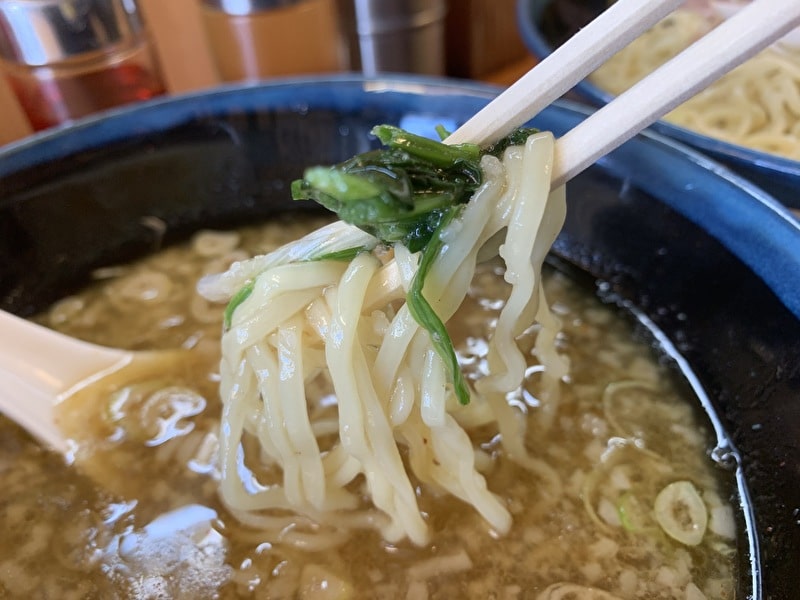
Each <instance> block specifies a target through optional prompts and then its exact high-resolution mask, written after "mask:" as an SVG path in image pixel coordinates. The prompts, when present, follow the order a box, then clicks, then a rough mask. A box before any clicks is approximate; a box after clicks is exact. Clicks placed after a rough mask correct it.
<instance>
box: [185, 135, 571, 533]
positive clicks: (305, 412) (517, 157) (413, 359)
mask: <svg viewBox="0 0 800 600" xmlns="http://www.w3.org/2000/svg"><path fill="white" fill-rule="evenodd" d="M552 156H553V137H552V135H551V134H548V133H543V134H536V135H534V136H531V137H530V138H529V139H528V142H527V143H526V145H525V146H519V147H512V148H509V149H508V150H507V151H506V153H505V154H504V156H503V158H502V160H499V159H497V158H494V157H492V156H486V157H484V158H483V159H482V163H481V166H482V169H483V172H484V183H483V185H482V187H481V188H480V189H479V190H478V191H477V192H476V193H475V194H474V196H473V198H472V199H471V200H470V202H469V203H468V204H467V205H466V206H465V207H464V209H463V210H462V212H461V214H460V215H459V216H458V217H457V218H456V219H455V220H454V221H453V222H451V223H450V225H448V227H447V228H446V229H445V230H444V231H443V232H442V234H441V236H442V241H443V244H442V249H441V251H440V254H439V256H437V257H436V258H435V260H434V262H433V264H432V266H431V269H430V273H429V275H428V278H427V279H426V284H425V289H424V295H425V297H426V299H427V300H428V301H429V302H430V304H431V306H432V307H433V308H434V310H435V311H436V313H437V314H438V315H439V316H440V317H441V318H442V320H443V321H445V322H446V321H447V320H448V319H449V318H450V317H451V316H452V315H453V314H454V313H455V311H456V310H457V309H458V307H459V305H460V304H461V303H462V302H463V300H464V298H465V297H466V296H467V294H468V292H469V287H470V285H471V281H472V278H473V275H474V272H475V268H476V264H477V261H478V256H479V252H480V251H481V249H482V248H483V247H484V246H485V245H486V244H487V243H489V244H492V243H494V241H495V240H496V236H497V234H498V232H502V231H506V234H505V235H506V237H505V243H504V244H503V245H502V246H501V247H500V251H499V253H500V255H501V258H502V259H503V260H504V262H505V266H506V275H505V277H506V280H507V281H508V283H509V284H510V289H511V292H510V297H509V300H508V302H507V303H506V305H505V307H503V309H502V310H501V312H500V315H499V319H498V325H497V328H496V330H495V331H494V333H493V334H492V337H491V340H490V345H489V351H488V356H487V360H488V364H489V365H490V369H491V374H490V375H488V376H486V377H484V378H483V379H479V380H478V381H477V382H476V383H475V385H474V389H472V392H471V396H472V398H471V402H470V404H469V405H467V406H460V405H459V404H458V402H457V400H456V398H455V395H454V392H453V388H452V385H451V384H450V378H449V376H448V372H447V368H446V366H445V364H444V362H443V360H442V358H441V357H440V356H439V355H438V353H437V352H436V351H435V350H434V348H433V346H432V344H431V340H430V336H429V334H428V332H427V331H426V330H424V329H422V328H421V327H420V326H419V325H418V324H417V323H416V321H414V319H413V318H412V317H411V314H410V311H409V310H408V307H407V306H406V305H405V304H402V303H401V302H399V301H398V300H396V299H398V298H404V296H405V293H406V292H407V291H408V289H409V287H410V285H411V282H412V280H413V277H414V274H415V273H416V270H417V263H418V260H419V259H418V256H417V255H416V254H413V253H411V252H409V251H408V249H407V248H405V247H404V246H402V245H397V246H396V247H395V252H394V258H393V259H392V260H393V261H394V265H389V266H391V268H393V269H396V270H397V272H398V273H399V277H398V280H397V281H398V283H397V285H396V289H394V290H389V291H388V293H387V291H386V290H381V291H380V292H379V293H378V292H377V290H379V289H380V286H377V285H375V284H376V282H377V281H378V279H379V278H381V277H382V276H383V274H384V272H385V269H387V268H389V267H388V266H384V265H382V264H381V261H380V260H379V259H378V258H377V256H376V255H373V254H372V253H371V252H363V253H361V254H359V255H358V256H357V257H356V258H355V259H353V260H352V261H351V262H349V263H345V262H341V261H331V260H314V261H308V260H306V261H299V262H298V256H300V255H301V254H302V253H301V252H300V251H299V250H298V249H296V248H294V247H289V248H281V249H279V250H278V251H276V253H274V255H268V256H267V257H259V258H257V259H254V260H255V262H256V264H255V265H253V264H239V263H236V264H234V265H233V266H232V267H231V269H230V270H229V271H228V272H226V273H223V274H220V275H216V276H211V277H209V278H207V279H206V280H204V281H203V282H202V283H201V286H200V289H201V290H202V291H203V293H204V295H205V296H206V297H208V298H220V297H223V298H224V297H229V296H231V295H232V294H233V293H235V291H236V289H237V286H238V287H241V286H243V285H245V284H248V283H252V286H253V289H252V292H251V293H250V295H249V296H248V297H247V298H246V299H245V300H244V301H242V302H241V304H240V305H239V306H238V307H237V308H236V309H235V310H234V311H233V314H232V318H231V322H230V327H229V329H228V330H227V331H226V332H225V333H224V335H223V341H222V350H223V360H222V365H221V371H220V372H221V377H222V382H221V387H220V389H221V394H222V399H223V403H224V412H223V419H222V428H221V453H222V459H221V462H222V465H223V469H222V478H223V481H222V486H221V496H222V498H223V500H224V502H225V503H226V504H227V505H228V506H229V507H230V509H231V510H232V511H233V512H234V514H235V515H236V516H237V517H238V518H239V519H240V521H241V522H242V523H243V524H244V525H246V526H248V527H254V528H258V529H259V530H264V531H266V532H267V534H268V535H269V536H270V538H271V539H274V540H275V541H279V542H283V543H287V544H292V545H295V546H298V547H301V548H310V549H321V548H326V547H330V546H333V545H336V544H338V543H341V542H342V541H343V540H344V539H346V538H347V536H348V533H349V532H351V531H352V530H354V529H359V528H374V529H377V530H379V532H380V534H381V535H382V536H383V538H384V539H386V540H388V541H398V540H400V539H403V538H409V539H410V540H411V541H413V542H414V543H416V544H425V543H427V541H428V539H429V538H428V536H429V532H428V525H427V523H426V522H425V519H424V518H423V515H422V513H421V512H420V508H419V506H418V504H417V493H418V492H417V487H418V486H419V485H422V486H423V490H424V488H425V486H432V487H433V488H435V489H438V490H440V491H441V490H444V491H446V492H447V493H449V494H451V495H452V496H454V497H456V498H459V499H461V500H462V501H464V502H466V503H468V504H470V505H472V506H473V507H474V508H475V510H476V511H478V512H479V513H480V514H481V515H482V516H483V518H484V519H486V521H487V522H488V523H489V525H490V526H491V527H492V528H493V529H494V530H496V531H497V532H498V533H501V534H502V533H504V532H506V531H508V529H509V527H510V526H511V515H510V513H509V511H508V509H507V508H506V506H505V505H504V503H503V501H502V500H501V499H500V498H499V497H498V496H496V495H495V494H494V493H493V492H492V491H491V490H489V489H488V488H487V485H486V480H485V479H484V476H483V475H482V474H481V473H480V472H479V470H478V468H477V467H476V455H477V453H478V449H477V448H475V447H474V446H473V442H472V440H471V439H470V437H469V431H470V429H471V428H473V427H478V426H480V427H486V426H492V425H493V426H494V428H495V429H496V431H497V432H498V433H501V434H502V435H501V437H502V444H503V447H504V449H505V454H506V455H507V456H508V457H509V458H510V459H511V460H514V461H516V462H517V463H519V464H521V465H523V466H524V467H526V468H528V469H530V470H531V471H532V472H533V473H535V474H536V475H537V477H538V479H539V480H540V481H541V485H542V488H543V491H542V494H541V498H542V500H541V502H540V505H541V504H542V503H545V504H548V505H550V504H552V503H553V502H555V501H557V498H558V497H559V495H560V494H561V488H562V486H561V482H560V479H559V477H558V476H557V475H556V474H555V472H554V471H553V470H552V469H551V468H550V467H549V466H548V465H547V463H546V462H544V461H543V460H541V459H537V458H534V457H532V456H530V455H529V453H528V452H527V450H526V448H525V442H524V438H525V430H526V424H525V421H524V418H522V417H523V415H521V414H519V413H518V412H517V410H516V409H513V408H512V407H511V406H510V405H509V404H508V402H507V401H506V397H507V396H508V394H509V393H512V392H514V391H515V390H517V389H518V388H519V387H520V385H522V384H523V383H524V381H523V380H524V377H525V371H526V364H527V359H526V358H525V356H524V355H523V353H522V351H521V350H520V349H519V348H518V347H517V344H516V342H515V338H516V337H517V336H518V335H519V334H520V333H522V332H523V331H525V330H526V329H528V328H530V327H532V326H533V325H534V324H535V323H536V322H538V323H540V325H539V327H540V333H539V338H540V339H539V340H538V341H537V342H536V347H535V348H536V350H535V351H536V354H537V357H538V359H539V361H540V362H541V364H542V365H543V370H544V372H545V373H546V374H547V378H543V379H542V383H543V384H545V385H544V386H543V388H542V389H543V392H542V394H543V398H545V397H546V401H547V402H549V403H552V405H553V407H555V406H557V387H558V381H559V380H560V379H561V377H562V376H563V375H564V374H565V372H566V363H565V362H564V360H563V359H562V357H561V356H560V355H559V354H558V353H557V352H556V350H555V345H554V342H555V332H556V331H557V330H558V320H557V319H556V318H555V317H554V315H552V313H550V310H549V307H548V305H547V302H546V300H545V298H544V294H543V290H542V288H541V268H542V262H543V261H544V257H545V255H546V253H547V251H548V250H549V248H550V246H551V245H552V243H553V241H554V239H555V236H556V235H557V233H558V231H559V230H560V228H561V225H562V224H563V220H564V213H565V200H564V193H563V190H557V191H555V192H553V193H550V186H549V174H550V168H551V164H552ZM329 231H336V232H337V233H338V234H344V235H343V239H344V240H345V241H343V242H342V244H341V246H342V247H337V246H336V245H335V244H328V246H326V250H327V251H328V252H331V251H335V250H337V249H343V248H345V247H352V246H351V244H352V243H353V240H357V241H358V242H359V245H361V246H367V247H368V248H371V247H373V246H375V244H376V242H375V241H374V240H369V239H365V238H364V236H363V235H361V234H360V233H357V232H350V231H349V230H348V229H347V228H346V226H344V225H342V224H338V225H336V226H335V227H333V228H332V229H329ZM314 236H316V237H314ZM309 237H310V238H313V241H314V242H313V243H316V240H318V238H319V233H318V232H314V233H313V234H311V236H309ZM308 241H309V238H306V239H305V242H306V243H307V242H308ZM300 243H301V244H302V243H303V241H301V242H300ZM276 257H277V258H276ZM287 261H289V262H287ZM326 386H327V387H328V388H329V392H330V391H332V392H333V393H334V394H335V397H336V407H335V408H332V407H330V406H327V405H326V406H327V407H323V406H322V405H321V404H320V401H321V398H319V397H318V395H319V394H320V392H319V390H320V389H324V388H325V387H326ZM329 392H325V393H326V394H327V393H329ZM323 395H324V394H323ZM554 410H555V409H554V408H551V412H552V411H554ZM337 419H338V427H337V426H336V420H337ZM548 419H550V420H552V416H551V417H548ZM548 419H542V420H541V422H540V423H538V424H537V425H536V426H539V427H547V426H548V425H547V423H548ZM254 442H256V443H255V447H257V448H258V451H257V452H255V453H254V452H253V447H254ZM484 458H485V456H484ZM483 462H484V463H485V461H483ZM423 493H424V492H423ZM365 500H366V501H365Z"/></svg>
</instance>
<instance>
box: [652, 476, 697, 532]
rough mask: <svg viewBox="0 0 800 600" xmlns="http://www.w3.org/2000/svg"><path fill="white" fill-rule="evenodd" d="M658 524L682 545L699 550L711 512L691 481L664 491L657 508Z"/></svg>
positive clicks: (659, 495) (676, 482) (673, 485)
mask: <svg viewBox="0 0 800 600" xmlns="http://www.w3.org/2000/svg"><path fill="white" fill-rule="evenodd" d="M654 509H655V515H656V521H658V524H659V525H660V526H661V529H663V530H664V533H666V534H667V535H668V536H670V537H671V538H673V539H674V540H677V541H679V542H680V543H681V544H686V545H687V546H697V545H698V544H699V543H700V542H702V541H703V536H704V535H705V533H706V527H707V526H708V511H707V510H706V505H705V503H704V502H703V499H702V498H701V497H700V493H699V492H698V491H697V489H696V488H695V487H694V485H693V484H692V482H691V481H675V482H673V483H670V484H669V485H668V486H667V487H665V488H664V489H663V490H661V491H660V492H659V493H658V496H656V501H655V505H654Z"/></svg>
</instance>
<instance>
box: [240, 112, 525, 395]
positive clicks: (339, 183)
mask: <svg viewBox="0 0 800 600" xmlns="http://www.w3.org/2000/svg"><path fill="white" fill-rule="evenodd" d="M533 132H534V130H531V129H523V130H518V131H517V132H514V133H513V134H512V135H511V136H509V137H508V138H506V139H504V140H501V141H499V142H497V143H496V144H494V145H492V146H490V147H489V148H487V149H481V148H480V147H479V146H477V145H475V144H454V145H447V144H443V143H441V142H437V141H435V140H431V139H428V138H425V137H422V136H418V135H414V134H412V133H409V132H407V131H404V130H403V129H400V128H398V127H394V126H391V125H378V126H377V127H374V128H373V130H372V133H373V134H374V135H375V136H376V137H377V138H378V139H379V140H380V141H381V142H382V143H383V145H384V147H383V148H381V149H378V150H372V151H370V152H365V153H363V154H359V155H358V156H355V157H353V158H351V159H349V160H346V161H344V162H343V163H340V164H338V165H335V166H333V167H313V168H310V169H308V170H306V172H305V173H304V176H303V178H302V179H299V180H297V181H295V182H293V183H292V197H293V198H294V199H295V200H314V201H316V202H318V203H319V204H321V205H322V206H324V207H325V208H327V209H329V210H331V211H333V212H335V213H336V214H338V216H339V218H340V219H341V220H342V221H345V222H347V223H350V224H352V225H355V226H357V227H359V228H361V229H362V230H364V231H366V232H367V233H369V234H371V235H373V236H375V237H376V238H378V239H379V240H381V241H382V242H383V243H385V244H389V245H391V244H394V243H397V242H401V243H403V244H404V245H405V246H406V247H407V248H408V249H409V250H410V251H411V252H420V253H421V256H420V263H419V269H418V271H417V274H416V276H415V277H414V280H413V282H412V285H411V288H410V289H409V292H408V295H407V298H406V301H407V305H408V307H409V310H410V311H411V314H412V316H413V317H414V319H415V320H416V321H417V323H419V324H420V326H421V327H423V328H424V329H425V330H426V331H427V332H428V334H429V335H430V338H431V342H432V344H433V346H434V348H435V349H436V352H437V353H438V354H439V356H440V357H441V358H442V360H443V361H444V363H445V366H446V368H447V370H448V372H449V374H450V377H451V378H452V381H453V386H454V389H455V393H456V396H457V397H458V400H459V402H461V403H462V404H467V403H468V402H469V387H468V386H467V384H466V381H465V380H464V377H463V375H462V373H461V370H460V369H459V366H458V360H457V358H456V353H455V348H454V347H453V342H452V340H451V339H450V336H449V335H448V333H447V329H446V328H445V326H444V323H442V320H441V319H440V318H439V316H438V315H437V314H436V312H435V311H434V310H433V308H432V307H431V305H430V303H429V302H428V301H427V299H426V298H425V297H424V295H423V289H424V286H425V278H426V277H427V275H428V272H429V271H430V267H431V265H432V264H433V262H434V260H435V258H436V256H437V255H438V254H439V252H440V250H441V247H442V241H441V239H440V235H439V234H440V233H441V231H442V230H443V229H444V227H445V225H446V224H447V223H449V222H450V221H451V220H452V219H453V218H455V216H456V215H457V214H458V213H459V212H460V210H461V205H463V204H465V203H466V202H467V201H469V199H470V197H471V196H472V194H473V193H474V192H475V190H477V189H478V187H479V186H480V185H481V182H482V175H481V168H480V159H481V156H482V155H483V154H486V153H490V154H494V155H496V156H499V155H500V154H501V153H502V152H503V151H504V150H505V148H507V147H508V146H509V145H513V144H520V143H524V141H525V139H527V137H528V136H529V135H530V134H531V133H533ZM437 133H438V134H439V135H440V136H441V137H442V138H445V137H446V136H447V134H448V133H447V131H446V130H445V129H444V128H443V127H438V128H437ZM231 302H232V303H233V301H231Z"/></svg>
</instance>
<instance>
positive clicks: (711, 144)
mask: <svg viewBox="0 0 800 600" xmlns="http://www.w3.org/2000/svg"><path fill="white" fill-rule="evenodd" d="M551 2H553V0H517V7H516V8H517V26H518V29H519V32H520V35H521V36H522V39H523V41H524V42H525V44H526V45H527V47H528V49H529V50H530V51H531V52H532V53H533V54H534V55H536V56H538V57H540V58H544V57H547V56H549V55H550V54H551V53H552V52H553V47H552V46H551V45H550V42H549V41H548V40H547V39H546V38H545V35H544V33H543V32H542V30H541V29H540V28H539V27H538V26H537V25H536V23H537V22H538V16H539V13H540V12H541V9H543V8H544V7H545V6H547V5H548V4H549V3H551ZM534 5H535V6H534ZM574 89H575V91H576V93H577V94H578V95H579V96H581V97H582V98H584V99H585V100H587V101H589V102H590V103H592V105H594V106H597V107H600V106H603V105H605V104H608V103H609V102H611V100H613V99H614V97H615V96H614V95H613V94H610V93H608V92H606V91H604V90H603V89H601V88H599V87H597V86H596V85H594V84H593V83H592V82H591V81H589V79H588V78H585V79H582V80H581V81H579V82H578V83H577V84H576V85H575V88H574ZM651 127H652V129H654V130H655V131H658V132H659V133H661V134H662V135H665V136H668V137H671V138H674V139H677V140H679V141H681V142H683V143H685V144H689V145H691V146H694V147H696V148H699V149H701V150H703V151H706V152H711V153H714V154H718V155H724V156H725V157H726V158H727V159H729V160H731V161H732V162H733V163H736V164H738V165H756V166H758V167H760V168H762V169H769V170H770V171H775V172H778V173H781V174H783V175H786V176H791V177H798V178H800V161H797V160H793V159H791V158H786V157H783V156H778V155H776V154H769V153H767V152H762V151H760V150H755V149H752V148H748V147H746V146H741V145H739V144H734V143H731V142H726V141H724V140H721V139H718V138H714V137H710V136H707V135H704V134H702V133H698V132H696V131H692V130H691V129H687V128H686V127H681V126H680V125H674V124H672V123H668V122H666V121H664V120H658V121H656V122H655V123H653V125H652V126H651Z"/></svg>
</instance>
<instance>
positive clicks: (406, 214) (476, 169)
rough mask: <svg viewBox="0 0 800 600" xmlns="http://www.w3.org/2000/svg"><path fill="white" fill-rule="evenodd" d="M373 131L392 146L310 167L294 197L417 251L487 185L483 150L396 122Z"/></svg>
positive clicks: (300, 181) (294, 190) (299, 181)
mask: <svg viewBox="0 0 800 600" xmlns="http://www.w3.org/2000/svg"><path fill="white" fill-rule="evenodd" d="M373 133H374V134H375V135H376V136H377V137H378V138H379V139H380V140H382V141H383V142H384V143H385V144H386V145H387V148H383V149H380V150H373V151H371V152H366V153H364V154H359V155H358V156H355V157H353V158H351V159H349V160H347V161H345V162H343V163H341V164H339V165H336V166H334V167H330V168H328V167H313V168H311V169H308V170H306V172H305V174H304V176H303V179H300V180H297V181H295V182H294V183H292V197H293V198H294V199H295V200H299V199H302V200H314V201H316V202H318V203H319V204H321V205H322V206H324V207H325V208H327V209H329V210H331V211H333V212H335V213H336V214H338V215H339V218H340V219H342V220H343V221H345V222H347V223H350V224H352V225H355V226H357V227H360V228H361V229H363V230H364V231H366V232H367V233H370V234H372V235H374V236H375V237H377V238H378V239H380V240H381V241H383V242H385V243H387V244H392V243H395V242H402V243H403V244H405V245H406V246H407V247H408V248H409V249H410V250H411V251H412V252H417V251H419V250H421V249H422V248H424V247H425V245H426V244H427V243H428V242H429V241H430V238H431V236H432V235H433V232H434V230H435V229H436V227H437V226H438V224H439V222H440V220H441V218H442V215H443V214H444V213H445V212H446V211H447V209H448V208H449V207H451V206H454V205H457V204H463V203H465V202H467V201H468V200H469V198H470V196H471V195H472V193H473V192H474V191H475V190H476V189H477V188H478V186H479V185H480V184H481V170H480V156H481V154H480V148H478V146H475V145H473V144H461V145H457V146H447V145H445V144H442V143H440V142H436V141H434V140H429V139H428V138H424V137H422V136H418V135H414V134H411V133H408V132H405V131H403V130H402V129H398V128H397V127H392V126H390V125H380V126H378V127H375V128H374V129H373Z"/></svg>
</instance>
